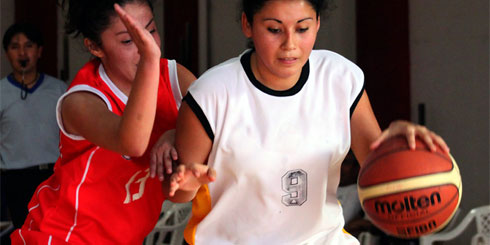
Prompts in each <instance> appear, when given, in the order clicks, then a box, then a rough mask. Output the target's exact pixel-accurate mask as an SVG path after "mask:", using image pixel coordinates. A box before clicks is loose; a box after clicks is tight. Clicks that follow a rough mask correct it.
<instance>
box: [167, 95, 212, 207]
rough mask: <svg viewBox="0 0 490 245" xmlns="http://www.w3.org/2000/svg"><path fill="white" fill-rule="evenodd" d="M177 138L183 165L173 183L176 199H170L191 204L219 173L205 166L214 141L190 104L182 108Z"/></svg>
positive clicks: (172, 187) (173, 178) (171, 186)
mask: <svg viewBox="0 0 490 245" xmlns="http://www.w3.org/2000/svg"><path fill="white" fill-rule="evenodd" d="M175 137H176V138H175V147H176V149H177V152H178V153H179V162H180V164H181V165H180V166H179V169H178V170H177V172H176V173H174V174H173V175H172V177H171V179H170V195H171V196H172V194H173V192H175V195H173V196H172V197H171V198H169V199H170V200H171V201H174V202H188V201H190V200H192V199H193V198H194V196H195V195H196V192H197V190H198V189H199V187H200V186H201V185H202V184H205V183H207V182H209V181H212V180H214V178H215V177H216V173H215V172H214V170H212V169H211V168H208V166H206V165H205V164H206V163H207V159H208V155H209V152H210V151H211V147H212V141H211V139H210V138H209V136H208V135H207V134H206V131H205V130H204V128H203V126H202V125H201V122H200V121H199V119H198V118H197V116H196V115H195V114H194V112H193V111H192V110H191V108H190V107H189V105H188V104H187V103H182V106H181V108H180V111H179V117H178V118H177V129H176V136H175ZM186 170H187V171H186Z"/></svg>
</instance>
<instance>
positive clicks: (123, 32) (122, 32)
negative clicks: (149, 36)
mask: <svg viewBox="0 0 490 245" xmlns="http://www.w3.org/2000/svg"><path fill="white" fill-rule="evenodd" d="M153 21H154V18H151V20H150V21H148V24H146V25H145V29H146V28H148V26H150V25H151V23H152V22H153ZM125 33H128V31H127V30H126V31H120V32H118V33H116V35H120V34H125Z"/></svg>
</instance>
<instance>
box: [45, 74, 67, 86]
mask: <svg viewBox="0 0 490 245" xmlns="http://www.w3.org/2000/svg"><path fill="white" fill-rule="evenodd" d="M44 79H45V80H46V81H48V82H50V83H52V84H55V85H56V86H59V87H64V88H66V87H67V85H66V83H65V82H64V81H62V80H60V79H58V78H55V77H52V76H50V75H48V74H44Z"/></svg>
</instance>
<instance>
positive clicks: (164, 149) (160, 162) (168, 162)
mask: <svg viewBox="0 0 490 245" xmlns="http://www.w3.org/2000/svg"><path fill="white" fill-rule="evenodd" d="M174 142H175V129H172V130H168V131H167V132H165V133H164V134H163V135H162V136H161V137H160V139H158V141H157V142H156V143H155V145H154V146H153V149H152V150H151V153H150V155H151V159H150V177H152V178H154V177H155V175H157V174H158V179H159V180H160V181H163V179H164V172H166V173H167V174H171V173H172V163H173V161H176V160H177V159H178V155H177V150H175V147H174Z"/></svg>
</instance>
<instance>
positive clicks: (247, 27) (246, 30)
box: [242, 13, 252, 38]
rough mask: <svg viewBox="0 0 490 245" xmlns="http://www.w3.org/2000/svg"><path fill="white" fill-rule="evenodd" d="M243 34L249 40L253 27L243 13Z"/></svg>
mask: <svg viewBox="0 0 490 245" xmlns="http://www.w3.org/2000/svg"><path fill="white" fill-rule="evenodd" d="M242 32H243V34H244V35H245V37H247V38H251V37H252V25H251V24H250V23H249V22H248V20H247V16H246V15H245V13H242Z"/></svg>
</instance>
